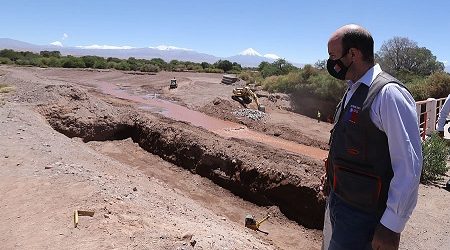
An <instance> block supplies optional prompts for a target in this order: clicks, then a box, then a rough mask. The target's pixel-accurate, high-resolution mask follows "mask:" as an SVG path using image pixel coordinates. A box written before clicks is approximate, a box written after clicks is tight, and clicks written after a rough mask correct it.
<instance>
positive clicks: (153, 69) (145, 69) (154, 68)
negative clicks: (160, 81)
mask: <svg viewBox="0 0 450 250" xmlns="http://www.w3.org/2000/svg"><path fill="white" fill-rule="evenodd" d="M140 71H142V72H159V71H160V68H159V67H158V66H156V65H153V64H144V65H142V66H141V68H140Z"/></svg>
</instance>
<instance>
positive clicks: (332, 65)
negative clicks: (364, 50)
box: [327, 50, 353, 80]
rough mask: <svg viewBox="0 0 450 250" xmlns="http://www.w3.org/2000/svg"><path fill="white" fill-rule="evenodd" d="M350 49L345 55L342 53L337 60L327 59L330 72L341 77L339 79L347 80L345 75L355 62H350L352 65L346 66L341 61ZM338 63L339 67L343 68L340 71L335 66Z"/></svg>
mask: <svg viewBox="0 0 450 250" xmlns="http://www.w3.org/2000/svg"><path fill="white" fill-rule="evenodd" d="M348 52H349V51H348V50H347V53H345V54H344V55H342V56H341V57H340V58H339V59H337V60H332V59H328V60H327V70H328V73H329V74H330V75H331V76H333V77H335V78H337V79H339V80H345V75H346V74H347V71H348V69H349V68H350V66H352V64H353V62H351V63H350V65H348V67H347V66H345V65H344V63H343V62H342V61H341V59H342V58H343V57H344V56H346V55H347V54H348ZM336 64H337V65H338V66H339V68H341V69H340V70H339V71H336V69H335V67H336Z"/></svg>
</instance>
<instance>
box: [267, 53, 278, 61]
mask: <svg viewBox="0 0 450 250" xmlns="http://www.w3.org/2000/svg"><path fill="white" fill-rule="evenodd" d="M264 57H266V58H270V59H273V60H278V59H280V58H281V57H279V56H277V55H275V54H265V55H264Z"/></svg>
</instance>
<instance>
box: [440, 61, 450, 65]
mask: <svg viewBox="0 0 450 250" xmlns="http://www.w3.org/2000/svg"><path fill="white" fill-rule="evenodd" d="M441 62H442V63H443V64H444V66H449V65H448V61H447V60H445V61H441Z"/></svg>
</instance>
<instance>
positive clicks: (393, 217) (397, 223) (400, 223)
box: [380, 208, 409, 233]
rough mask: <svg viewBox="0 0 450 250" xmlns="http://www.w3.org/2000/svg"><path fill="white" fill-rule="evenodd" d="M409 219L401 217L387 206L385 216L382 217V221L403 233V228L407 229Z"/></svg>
mask: <svg viewBox="0 0 450 250" xmlns="http://www.w3.org/2000/svg"><path fill="white" fill-rule="evenodd" d="M408 219H409V218H402V217H399V216H398V215H397V214H395V213H394V212H392V211H391V210H389V209H388V208H386V210H385V211H384V214H383V216H382V217H381V220H380V223H381V224H383V226H385V227H387V228H389V229H390V230H392V231H394V232H396V233H401V232H402V231H403V229H405V225H406V222H407V221H408Z"/></svg>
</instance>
